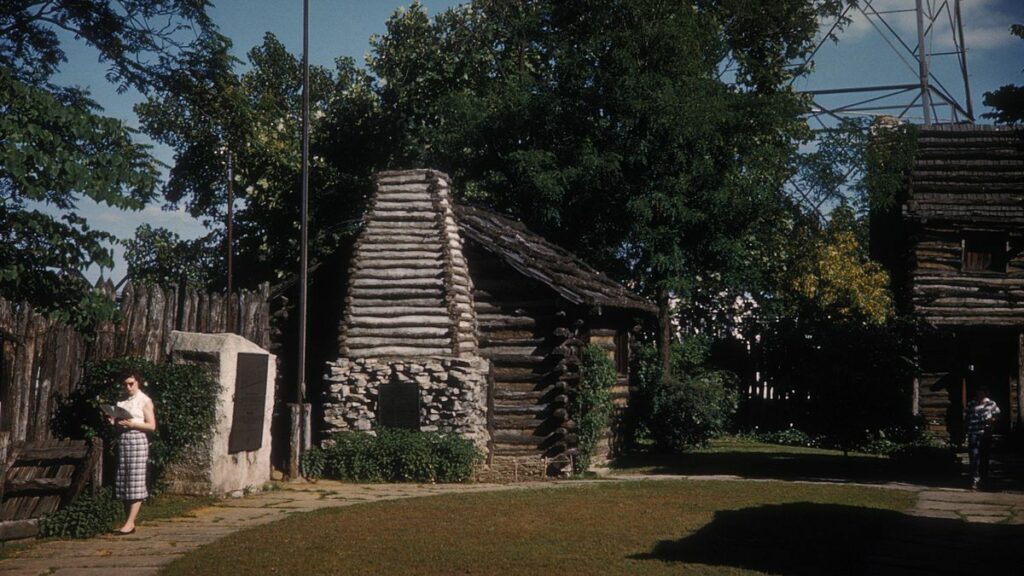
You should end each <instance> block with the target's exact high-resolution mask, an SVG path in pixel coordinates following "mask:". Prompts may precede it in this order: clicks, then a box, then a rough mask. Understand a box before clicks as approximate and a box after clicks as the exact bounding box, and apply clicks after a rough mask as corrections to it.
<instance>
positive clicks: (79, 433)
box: [53, 358, 220, 483]
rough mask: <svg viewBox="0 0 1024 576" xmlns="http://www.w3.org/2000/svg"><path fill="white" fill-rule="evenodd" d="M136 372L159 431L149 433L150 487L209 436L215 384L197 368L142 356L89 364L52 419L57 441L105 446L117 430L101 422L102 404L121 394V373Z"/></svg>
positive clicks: (215, 395) (215, 391) (202, 370)
mask: <svg viewBox="0 0 1024 576" xmlns="http://www.w3.org/2000/svg"><path fill="white" fill-rule="evenodd" d="M128 368H132V369H135V370H138V371H139V374H140V375H141V377H142V381H143V383H144V388H143V389H142V391H143V392H145V393H146V394H147V395H148V396H149V397H150V398H152V400H153V404H154V406H155V412H156V422H157V429H156V432H155V433H154V434H151V435H150V442H149V462H150V465H151V466H152V470H153V474H152V476H151V477H150V479H151V481H152V482H153V483H158V482H159V481H160V478H161V476H162V474H163V471H164V469H165V468H166V467H167V466H168V464H170V463H171V462H173V461H174V460H175V458H177V457H178V456H179V455H181V454H182V453H183V452H184V451H185V450H186V449H188V448H190V447H192V446H196V445H201V444H202V443H203V442H205V441H206V440H208V439H209V438H210V436H211V434H212V433H213V426H214V424H215V420H214V419H215V416H216V408H217V398H218V395H219V393H220V389H219V386H218V384H217V382H216V381H214V380H213V379H212V378H211V377H210V375H209V374H208V373H207V372H206V370H205V369H203V368H202V367H200V366H195V365H189V364H156V363H153V362H149V361H148V360H144V359H141V358H116V359H113V360H105V361H102V362H97V363H94V364H90V365H88V366H87V367H86V371H85V376H84V377H83V379H82V383H81V384H80V385H79V387H78V388H76V389H75V391H74V392H72V394H71V395H70V396H68V397H67V398H65V399H63V400H62V401H61V402H60V404H59V407H58V409H57V411H56V412H55V415H54V420H53V428H54V432H55V434H56V435H57V436H58V437H70V438H92V437H94V436H101V437H103V438H104V440H105V441H106V442H105V443H106V444H107V445H108V446H109V445H110V444H111V442H110V441H111V440H113V438H114V437H115V436H116V431H115V430H114V429H113V428H112V427H111V426H109V425H108V424H106V422H104V419H103V418H102V416H101V413H100V410H99V406H100V404H109V403H113V402H116V401H117V400H119V399H120V398H121V395H122V394H123V387H122V386H121V381H120V380H119V375H120V374H121V372H122V371H124V370H126V369H128Z"/></svg>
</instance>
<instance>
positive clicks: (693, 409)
mask: <svg viewBox="0 0 1024 576" xmlns="http://www.w3.org/2000/svg"><path fill="white" fill-rule="evenodd" d="M706 352H707V346H706V342H705V341H704V340H702V339H700V338H697V337H694V338H691V339H690V343H689V344H688V345H676V346H674V347H673V353H672V355H673V362H672V374H671V377H670V378H669V381H668V382H667V383H663V382H662V378H661V369H660V360H659V358H658V353H657V350H656V349H655V348H654V347H653V346H644V347H642V348H641V349H640V351H639V354H637V356H636V364H635V366H634V370H633V374H634V378H635V380H634V383H635V384H636V385H637V387H638V389H639V397H638V398H637V402H636V405H635V408H636V410H637V411H638V417H637V420H638V425H637V434H644V435H646V436H647V438H646V439H647V440H649V441H651V442H653V443H654V445H655V446H656V447H657V448H658V449H659V450H661V451H668V452H677V451H682V450H687V449H690V448H695V447H698V446H702V445H705V444H707V442H708V440H710V439H711V438H714V437H715V436H717V435H720V434H722V433H723V432H725V431H726V429H727V427H728V426H729V422H730V420H731V418H732V415H733V414H734V413H735V411H736V405H737V398H738V395H737V394H736V391H735V375H733V374H732V373H731V372H728V371H725V370H712V369H709V368H707V367H706V366H705V362H706Z"/></svg>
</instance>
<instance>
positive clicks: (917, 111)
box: [787, 0, 974, 221]
mask: <svg viewBox="0 0 1024 576" xmlns="http://www.w3.org/2000/svg"><path fill="white" fill-rule="evenodd" d="M960 4H961V2H960V0H859V1H858V2H851V3H850V4H848V5H847V6H846V7H845V9H844V10H843V12H842V13H841V14H840V16H839V17H838V18H836V20H835V21H834V22H831V23H829V22H826V23H824V24H823V29H824V30H827V31H826V32H825V33H824V34H823V35H822V38H821V39H820V40H819V41H818V43H817V44H816V45H815V47H814V49H813V50H812V51H811V53H810V55H809V56H808V57H807V59H806V60H804V61H803V62H800V63H797V65H798V66H802V67H813V66H814V64H815V61H816V59H819V58H821V57H822V56H823V55H827V56H828V57H830V58H838V59H839V60H840V62H843V61H850V60H851V59H854V58H863V57H864V53H863V48H862V46H863V44H861V47H854V48H852V49H851V47H850V46H849V45H844V43H843V36H844V24H848V23H849V22H850V21H851V20H852V19H864V20H866V22H867V24H868V25H869V26H870V31H869V36H868V38H867V39H866V40H868V41H871V40H873V41H876V42H879V43H884V45H885V49H883V50H881V52H882V53H884V54H886V55H888V57H889V59H888V60H887V61H886V60H884V59H879V58H876V59H875V60H873V61H872V62H871V65H872V72H871V73H870V74H869V75H867V76H863V75H861V77H862V78H863V80H862V81H861V82H854V83H851V84H850V85H845V86H827V85H826V86H821V84H822V83H820V82H815V81H814V74H813V73H812V74H811V76H810V77H809V79H808V83H809V84H811V85H814V88H809V89H807V90H804V93H805V94H808V95H809V96H811V98H812V99H813V105H812V107H811V112H810V114H809V115H808V122H809V123H810V125H811V128H812V129H813V130H814V131H815V132H816V133H817V134H818V136H819V137H821V136H822V134H824V133H826V132H828V131H830V130H833V129H835V128H836V127H837V126H838V125H839V124H840V122H842V121H844V120H849V119H878V118H883V117H887V118H888V119H889V121H890V122H899V123H903V122H909V123H914V124H925V125H928V124H932V123H935V122H974V106H973V103H972V101H971V90H970V81H969V78H968V73H967V48H966V46H965V44H964V27H963V19H962V17H961V11H960ZM911 19H913V20H914V22H913V24H916V25H912V24H911ZM832 40H835V42H834V43H833V42H832ZM863 41H864V40H862V42H863ZM874 79H878V80H884V81H885V83H881V82H875V81H873V80H874ZM816 146H817V143H816V142H812V143H811V144H810V145H809V148H811V149H813V148H815V147H816ZM858 177H859V174H857V173H856V169H855V168H850V169H849V171H847V172H846V177H845V180H846V184H842V185H840V186H838V187H837V188H836V189H835V190H833V191H831V192H827V193H822V191H820V190H818V191H812V190H811V187H809V186H808V185H807V183H806V182H805V181H803V180H802V179H801V178H800V176H799V175H797V176H795V177H794V178H792V179H790V181H789V182H788V183H787V189H788V192H789V193H790V194H791V195H792V196H793V197H794V198H795V199H796V200H798V201H799V202H800V203H801V204H802V205H804V206H805V208H807V209H808V210H809V211H811V212H813V213H815V214H817V216H818V217H819V218H820V219H822V220H823V221H824V220H825V219H826V218H825V214H827V213H828V212H829V211H830V209H831V207H833V206H834V205H835V202H836V201H837V198H839V197H846V198H849V194H850V183H852V182H854V181H855V179H856V178H858Z"/></svg>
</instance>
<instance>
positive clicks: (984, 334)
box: [959, 330, 1020, 434]
mask: <svg viewBox="0 0 1024 576" xmlns="http://www.w3.org/2000/svg"><path fill="white" fill-rule="evenodd" d="M961 337H962V342H963V344H964V346H963V348H962V349H963V351H964V358H963V361H964V378H963V385H962V388H961V394H960V403H959V404H960V408H961V414H962V413H963V409H964V408H966V406H967V403H968V402H970V401H971V399H972V398H974V393H975V391H976V390H977V389H978V388H981V387H985V388H987V389H988V392H989V397H990V398H992V400H995V402H996V404H998V405H999V409H1000V411H1001V415H1000V417H999V420H998V421H997V422H996V427H995V432H996V433H997V434H1006V433H1009V432H1010V426H1011V422H1012V420H1013V416H1014V415H1015V412H1016V410H1014V409H1013V408H1015V407H1013V406H1011V403H1010V401H1011V398H1013V394H1012V392H1013V391H1015V390H1016V388H1017V381H1018V378H1019V371H1020V369H1019V358H1018V357H1019V349H1020V346H1019V342H1018V336H1017V334H1016V333H1014V332H1009V331H1006V332H1004V331H993V330H972V331H967V332H965V333H963V334H961Z"/></svg>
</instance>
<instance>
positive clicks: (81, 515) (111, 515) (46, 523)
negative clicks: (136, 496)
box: [39, 489, 121, 538]
mask: <svg viewBox="0 0 1024 576" xmlns="http://www.w3.org/2000/svg"><path fill="white" fill-rule="evenodd" d="M120 515H121V505H120V503H118V502H117V501H116V500H114V499H113V496H112V495H111V493H110V490H109V489H104V490H100V491H99V492H98V493H97V494H96V495H95V496H92V495H90V494H82V495H80V496H79V497H78V498H75V500H74V501H72V502H71V504H68V505H67V506H65V507H64V508H61V509H60V510H58V511H56V512H54V513H53V514H50V515H49V516H46V517H45V518H43V519H42V520H40V521H39V535H40V536H41V537H43V538H92V537H93V536H95V535H97V534H102V533H104V532H107V531H109V530H110V527H111V526H112V525H113V524H114V522H116V521H117V520H118V518H119V517H120Z"/></svg>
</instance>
